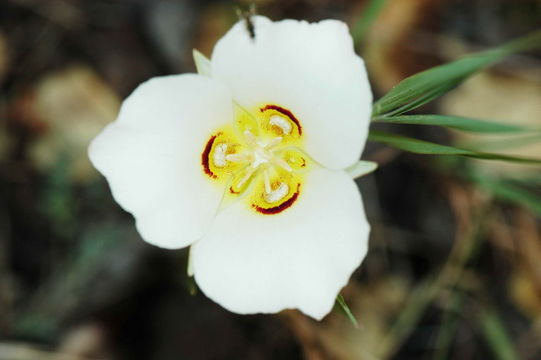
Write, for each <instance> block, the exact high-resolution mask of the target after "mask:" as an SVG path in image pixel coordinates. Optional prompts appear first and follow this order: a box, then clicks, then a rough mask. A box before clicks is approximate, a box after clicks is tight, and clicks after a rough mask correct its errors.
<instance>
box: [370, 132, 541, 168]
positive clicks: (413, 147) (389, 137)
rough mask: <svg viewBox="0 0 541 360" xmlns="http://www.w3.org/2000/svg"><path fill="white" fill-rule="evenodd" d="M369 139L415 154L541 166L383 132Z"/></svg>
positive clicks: (528, 160)
mask: <svg viewBox="0 0 541 360" xmlns="http://www.w3.org/2000/svg"><path fill="white" fill-rule="evenodd" d="M368 139H369V140H371V141H376V142H380V143H383V144H386V145H389V146H392V147H395V148H397V149H400V150H403V151H408V152H412V153H415V154H424V155H455V156H466V157H472V158H477V159H485V160H501V161H510V162H518V163H525V164H537V165H541V159H533V158H525V157H517V156H508V155H503V154H495V153H486V152H477V151H472V150H467V149H461V148H457V147H453V146H448V145H440V144H436V143H432V142H429V141H424V140H419V139H414V138H410V137H406V136H402V135H396V134H389V133H385V132H381V131H376V130H371V131H370V134H369V135H368Z"/></svg>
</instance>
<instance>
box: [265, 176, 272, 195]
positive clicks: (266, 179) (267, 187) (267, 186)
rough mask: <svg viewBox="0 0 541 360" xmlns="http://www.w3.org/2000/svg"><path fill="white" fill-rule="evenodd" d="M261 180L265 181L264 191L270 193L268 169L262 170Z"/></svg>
mask: <svg viewBox="0 0 541 360" xmlns="http://www.w3.org/2000/svg"><path fill="white" fill-rule="evenodd" d="M263 181H264V182H265V192H266V193H267V194H270V193H271V192H272V187H271V183H270V175H269V171H268V170H265V171H263Z"/></svg>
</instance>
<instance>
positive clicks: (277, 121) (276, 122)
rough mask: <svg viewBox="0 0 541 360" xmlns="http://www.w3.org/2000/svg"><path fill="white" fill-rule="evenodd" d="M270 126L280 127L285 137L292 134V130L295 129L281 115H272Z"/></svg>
mask: <svg viewBox="0 0 541 360" xmlns="http://www.w3.org/2000/svg"><path fill="white" fill-rule="evenodd" d="M269 124H271V125H273V126H276V127H278V128H279V129H280V130H282V133H284V134H285V135H289V134H291V130H292V129H293V126H291V123H290V122H289V121H287V120H286V119H284V118H283V117H281V116H280V115H272V116H271V117H270V119H269Z"/></svg>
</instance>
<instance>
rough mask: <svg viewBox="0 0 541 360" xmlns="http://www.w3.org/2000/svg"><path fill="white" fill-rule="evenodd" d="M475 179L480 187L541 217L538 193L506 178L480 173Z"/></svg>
mask: <svg viewBox="0 0 541 360" xmlns="http://www.w3.org/2000/svg"><path fill="white" fill-rule="evenodd" d="M473 180H474V181H475V183H476V184H477V185H478V186H479V187H481V188H484V189H485V190H487V191H489V192H490V193H492V194H493V195H494V196H495V197H496V198H498V199H501V200H503V201H507V202H509V203H512V204H515V205H518V206H523V207H525V208H528V209H530V210H531V211H533V212H535V213H536V214H537V215H538V216H540V217H541V197H540V196H538V195H537V194H535V193H533V192H531V191H528V190H526V189H524V188H522V187H521V186H518V185H515V184H512V183H510V182H508V181H504V180H499V179H491V178H488V177H481V176H478V175H477V176H474V177H473Z"/></svg>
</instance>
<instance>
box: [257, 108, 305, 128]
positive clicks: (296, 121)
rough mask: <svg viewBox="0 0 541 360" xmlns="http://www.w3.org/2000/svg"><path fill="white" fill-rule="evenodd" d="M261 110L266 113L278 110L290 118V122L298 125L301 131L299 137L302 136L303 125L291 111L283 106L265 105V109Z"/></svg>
mask: <svg viewBox="0 0 541 360" xmlns="http://www.w3.org/2000/svg"><path fill="white" fill-rule="evenodd" d="M259 110H260V111H261V112H264V111H267V110H276V111H278V112H279V113H280V114H282V115H285V116H287V117H288V118H289V120H291V121H293V122H294V123H295V125H297V129H299V135H302V127H301V123H300V122H299V120H297V118H296V117H295V115H293V113H292V112H291V111H289V110H288V109H285V108H283V107H281V106H278V105H265V106H264V107H262V108H261V109H259Z"/></svg>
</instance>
